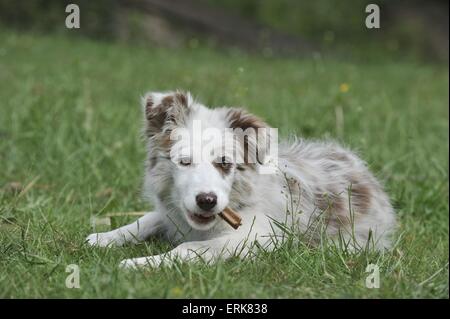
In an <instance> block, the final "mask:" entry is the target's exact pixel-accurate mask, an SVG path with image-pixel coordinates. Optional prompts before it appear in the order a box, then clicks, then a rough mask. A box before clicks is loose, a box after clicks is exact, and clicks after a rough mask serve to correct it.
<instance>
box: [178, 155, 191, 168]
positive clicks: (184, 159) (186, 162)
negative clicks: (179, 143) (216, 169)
mask: <svg viewBox="0 0 450 319" xmlns="http://www.w3.org/2000/svg"><path fill="white" fill-rule="evenodd" d="M179 163H180V165H181V166H189V165H191V159H190V158H189V157H182V158H181V159H180V161H179Z"/></svg>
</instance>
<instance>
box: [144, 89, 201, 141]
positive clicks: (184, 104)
mask: <svg viewBox="0 0 450 319" xmlns="http://www.w3.org/2000/svg"><path fill="white" fill-rule="evenodd" d="M192 103H193V99H192V96H191V94H190V93H189V92H182V91H176V92H149V93H147V94H146V95H145V96H144V97H143V99H142V105H143V108H144V116H145V120H146V133H147V136H148V137H152V136H154V135H156V134H158V133H162V132H163V131H165V130H166V129H169V128H171V127H173V126H176V125H180V124H181V122H182V121H183V119H184V118H185V115H186V114H187V111H188V109H189V107H190V105H191V104H192Z"/></svg>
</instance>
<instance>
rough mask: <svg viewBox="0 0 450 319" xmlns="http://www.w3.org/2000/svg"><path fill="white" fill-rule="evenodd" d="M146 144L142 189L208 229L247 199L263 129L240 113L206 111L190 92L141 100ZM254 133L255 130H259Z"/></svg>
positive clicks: (151, 95) (256, 120)
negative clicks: (223, 213)
mask: <svg viewBox="0 0 450 319" xmlns="http://www.w3.org/2000/svg"><path fill="white" fill-rule="evenodd" d="M143 106H144V114H145V136H146V138H147V140H148V162H147V168H146V170H147V171H146V186H147V190H146V191H148V192H152V193H153V194H154V195H156V200H157V201H159V204H160V205H163V206H164V207H165V208H166V209H167V210H168V211H173V212H176V213H178V214H180V215H182V218H184V219H185V220H186V222H187V223H188V224H189V225H190V226H191V227H192V228H194V229H197V230H209V229H211V228H212V227H213V226H214V225H215V224H216V223H217V221H218V218H217V214H218V213H220V212H221V211H223V209H224V208H225V207H227V206H230V207H232V208H235V209H238V210H239V209H240V208H241V207H243V206H246V205H248V204H249V200H250V198H251V192H252V187H251V181H250V175H251V174H254V173H255V169H256V166H257V165H258V162H261V157H263V155H262V154H263V153H264V148H263V147H262V145H265V143H266V137H267V136H266V135H265V132H263V133H262V134H258V133H260V132H261V129H266V128H268V127H267V125H266V124H265V123H264V122H263V121H262V120H261V119H259V118H257V117H256V116H254V115H252V114H249V113H247V112H246V111H244V110H242V109H237V108H227V107H221V108H216V109H209V108H206V107H205V106H203V105H202V104H200V103H198V102H196V101H195V100H194V99H193V98H192V96H191V95H190V94H189V93H184V92H179V91H177V92H165V93H148V94H147V95H146V96H145V97H144V98H143ZM258 129H260V131H259V132H258Z"/></svg>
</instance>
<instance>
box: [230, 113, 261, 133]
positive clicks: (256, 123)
mask: <svg viewBox="0 0 450 319" xmlns="http://www.w3.org/2000/svg"><path fill="white" fill-rule="evenodd" d="M228 119H229V121H230V127H231V128H233V129H234V128H241V129H242V130H244V131H245V130H246V129H248V128H254V129H255V130H258V128H264V127H268V126H267V124H266V123H264V121H263V120H261V119H260V118H259V117H257V116H255V115H253V114H250V113H248V112H246V111H244V110H241V109H231V110H230V111H229V112H228Z"/></svg>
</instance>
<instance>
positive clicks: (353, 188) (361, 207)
mask: <svg viewBox="0 0 450 319" xmlns="http://www.w3.org/2000/svg"><path fill="white" fill-rule="evenodd" d="M361 180H364V182H361ZM349 181H350V189H349V192H350V195H351V196H350V199H351V202H350V203H351V205H352V208H353V209H354V210H355V211H356V212H358V213H361V214H364V213H367V211H368V210H369V208H370V205H371V200H372V189H371V186H370V184H369V183H370V179H369V177H364V176H361V177H356V176H350V178H349Z"/></svg>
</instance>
